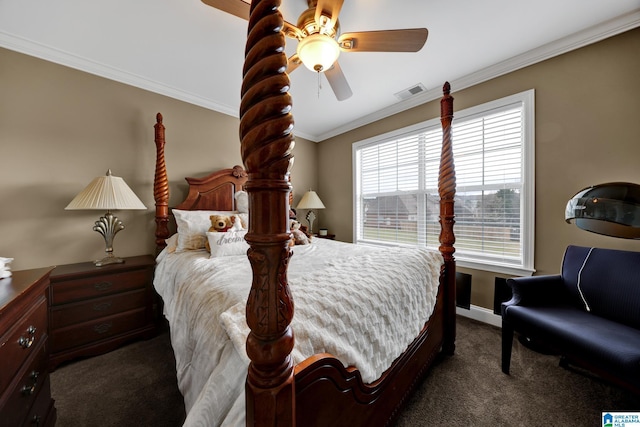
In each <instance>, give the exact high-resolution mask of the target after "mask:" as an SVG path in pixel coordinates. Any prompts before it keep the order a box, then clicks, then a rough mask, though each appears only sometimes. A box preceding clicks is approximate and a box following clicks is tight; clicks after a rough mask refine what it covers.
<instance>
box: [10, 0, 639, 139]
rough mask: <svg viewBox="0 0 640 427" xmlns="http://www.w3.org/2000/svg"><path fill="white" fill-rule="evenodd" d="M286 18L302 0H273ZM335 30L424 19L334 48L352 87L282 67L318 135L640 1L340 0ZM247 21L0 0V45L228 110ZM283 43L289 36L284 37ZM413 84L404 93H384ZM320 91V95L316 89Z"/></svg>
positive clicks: (634, 13) (586, 29)
mask: <svg viewBox="0 0 640 427" xmlns="http://www.w3.org/2000/svg"><path fill="white" fill-rule="evenodd" d="M282 3H283V4H282V7H281V12H282V14H283V16H284V18H285V19H286V20H287V21H289V22H292V23H295V22H296V21H297V16H298V15H299V14H300V13H301V12H302V11H303V10H304V9H305V8H306V7H307V4H306V1H305V0H283V2H282ZM340 25H341V31H342V32H352V31H368V30H383V29H396V28H412V27H426V28H428V29H429V38H428V39H427V43H426V45H425V47H424V48H423V49H422V50H421V51H419V52H417V53H363V52H352V53H342V54H341V56H340V65H341V67H342V69H343V71H344V73H345V75H346V77H347V80H348V81H349V84H350V85H351V88H352V90H353V96H352V97H351V98H350V99H348V100H346V101H342V102H338V101H337V100H336V99H335V96H334V95H333V92H332V91H331V88H330V86H329V84H328V82H327V81H326V79H325V78H324V76H321V80H320V83H321V86H322V88H321V90H320V91H319V92H318V79H317V75H316V74H315V73H312V72H311V71H308V70H307V69H306V68H304V67H300V68H298V70H296V71H295V72H294V73H292V74H291V76H290V77H291V90H290V93H291V95H292V96H293V108H294V109H293V114H294V119H295V133H296V135H299V136H301V137H304V138H308V139H310V140H313V141H322V140H324V139H327V138H329V137H331V136H334V135H337V134H340V133H342V132H345V131H347V130H350V129H353V128H355V127H357V126H361V125H363V124H366V123H369V122H371V121H374V120H377V119H379V118H382V117H386V116H388V115H390V114H394V113H396V112H399V111H402V110H405V109H407V108H410V107H413V106H415V105H419V104H421V103H424V102H427V101H430V100H432V99H436V98H438V97H439V96H440V94H441V88H442V84H443V83H444V82H445V81H449V82H451V84H452V89H453V91H454V92H455V91H456V90H460V89H463V88H465V87H468V86H471V85H473V84H477V83H479V82H482V81H485V80H488V79H490V78H493V77H495V76H498V75H501V74H504V73H506V72H509V71H512V70H515V69H518V68H521V67H524V66H527V65H530V64H532V63H535V62H538V61H540V60H544V59H547V58H549V57H552V56H555V55H557V54H561V53H564V52H566V51H569V50H572V49H575V48H578V47H581V46H584V45H586V44H589V43H593V42H595V41H598V40H601V39H603V38H606V37H610V36H612V35H615V34H618V33H621V32H623V31H627V30H629V29H632V28H635V27H638V26H640V0H608V1H603V0H536V1H513V0H483V1H478V0H448V1H445V0H431V1H426V0H401V1H400V0H395V1H392V0H345V2H344V6H343V8H342V12H341V14H340ZM246 26H247V23H246V21H244V20H242V19H240V18H237V17H235V16H232V15H229V14H226V13H224V12H221V11H219V10H216V9H213V8H211V7H209V6H207V5H205V4H204V3H201V2H200V1H199V0H135V1H131V0H109V1H102V2H95V1H87V0H56V1H51V0H0V46H2V47H5V48H8V49H12V50H16V51H19V52H23V53H26V54H29V55H33V56H36V57H39V58H43V59H46V60H49V61H53V62H57V63H60V64H63V65H66V66H69V67H73V68H77V69H80V70H83V71H87V72H90V73H93V74H96V75H99V76H103V77H106V78H110V79H113V80H116V81H120V82H123V83H127V84H131V85H134V86H137V87H141V88H143V89H147V90H150V91H153V92H157V93H160V94H163V95H167V96H170V97H173V98H177V99H180V100H183V101H186V102H190V103H193V104H196V105H200V106H203V107H206V108H210V109H212V110H216V111H220V112H223V113H226V114H229V115H232V116H235V117H238V109H239V104H240V85H241V69H242V63H243V55H244V43H245V37H246ZM287 43H288V44H289V45H288V46H287V53H289V54H291V53H293V52H294V51H295V44H296V42H295V40H291V39H287ZM418 83H422V84H423V85H424V86H425V87H426V88H427V91H426V92H423V93H421V94H419V95H416V96H414V97H412V98H409V99H408V100H405V101H402V102H401V101H399V100H398V99H397V98H396V97H395V96H394V93H396V92H399V91H402V90H404V89H407V88H409V87H412V86H414V85H416V84H418ZM318 93H319V95H318Z"/></svg>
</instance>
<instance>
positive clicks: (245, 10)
mask: <svg viewBox="0 0 640 427" xmlns="http://www.w3.org/2000/svg"><path fill="white" fill-rule="evenodd" d="M202 2H203V3H204V4H206V5H209V6H211V7H215V8H216V9H219V10H221V11H223V12H227V13H230V14H232V15H235V16H237V17H238V18H242V19H246V20H247V21H248V20H249V5H250V4H251V1H250V0H246V1H244V0H202Z"/></svg>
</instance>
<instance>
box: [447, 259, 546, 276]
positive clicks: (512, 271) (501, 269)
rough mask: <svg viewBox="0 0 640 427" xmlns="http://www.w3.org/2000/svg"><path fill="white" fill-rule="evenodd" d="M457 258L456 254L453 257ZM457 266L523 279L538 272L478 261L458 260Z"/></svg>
mask: <svg viewBox="0 0 640 427" xmlns="http://www.w3.org/2000/svg"><path fill="white" fill-rule="evenodd" d="M453 256H454V257H455V254H454V255H453ZM456 265H458V266H460V267H464V268H471V269H473V270H480V271H490V272H493V273H500V274H506V275H509V276H516V277H523V276H531V275H533V273H535V272H536V270H535V269H528V268H524V267H520V266H515V265H509V264H488V263H482V262H478V261H469V260H464V259H456Z"/></svg>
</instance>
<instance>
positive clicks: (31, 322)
mask: <svg viewBox="0 0 640 427" xmlns="http://www.w3.org/2000/svg"><path fill="white" fill-rule="evenodd" d="M46 334H47V300H46V298H45V297H44V294H43V295H42V297H40V298H38V299H37V300H36V302H35V303H34V304H33V305H32V306H31V307H30V308H29V310H28V311H27V312H26V313H25V314H24V315H23V316H22V317H21V318H20V319H19V320H18V321H17V322H16V324H15V325H14V326H12V327H11V328H10V329H9V330H8V331H7V332H6V333H5V334H4V335H3V336H2V338H1V339H0V361H2V362H1V363H2V367H1V368H0V392H1V391H2V390H5V389H6V388H7V387H8V386H9V383H10V382H11V379H12V378H13V377H14V375H15V374H16V373H17V372H18V370H19V369H20V366H22V364H23V363H24V361H25V360H27V358H28V357H29V356H30V355H31V354H32V353H33V352H34V351H35V349H36V348H38V347H39V344H40V342H41V341H42V340H43V338H46Z"/></svg>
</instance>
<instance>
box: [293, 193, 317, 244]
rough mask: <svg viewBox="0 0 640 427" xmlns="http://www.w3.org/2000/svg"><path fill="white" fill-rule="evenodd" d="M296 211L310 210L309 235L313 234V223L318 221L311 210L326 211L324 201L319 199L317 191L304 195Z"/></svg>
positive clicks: (308, 217)
mask: <svg viewBox="0 0 640 427" xmlns="http://www.w3.org/2000/svg"><path fill="white" fill-rule="evenodd" d="M296 209H309V212H307V216H306V218H307V221H308V222H309V233H311V234H313V221H315V219H316V214H315V213H314V212H313V210H311V209H324V204H323V203H322V200H320V197H318V195H317V194H316V192H315V191H311V190H309V191H307V192H306V193H304V196H302V200H300V203H298V206H296Z"/></svg>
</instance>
